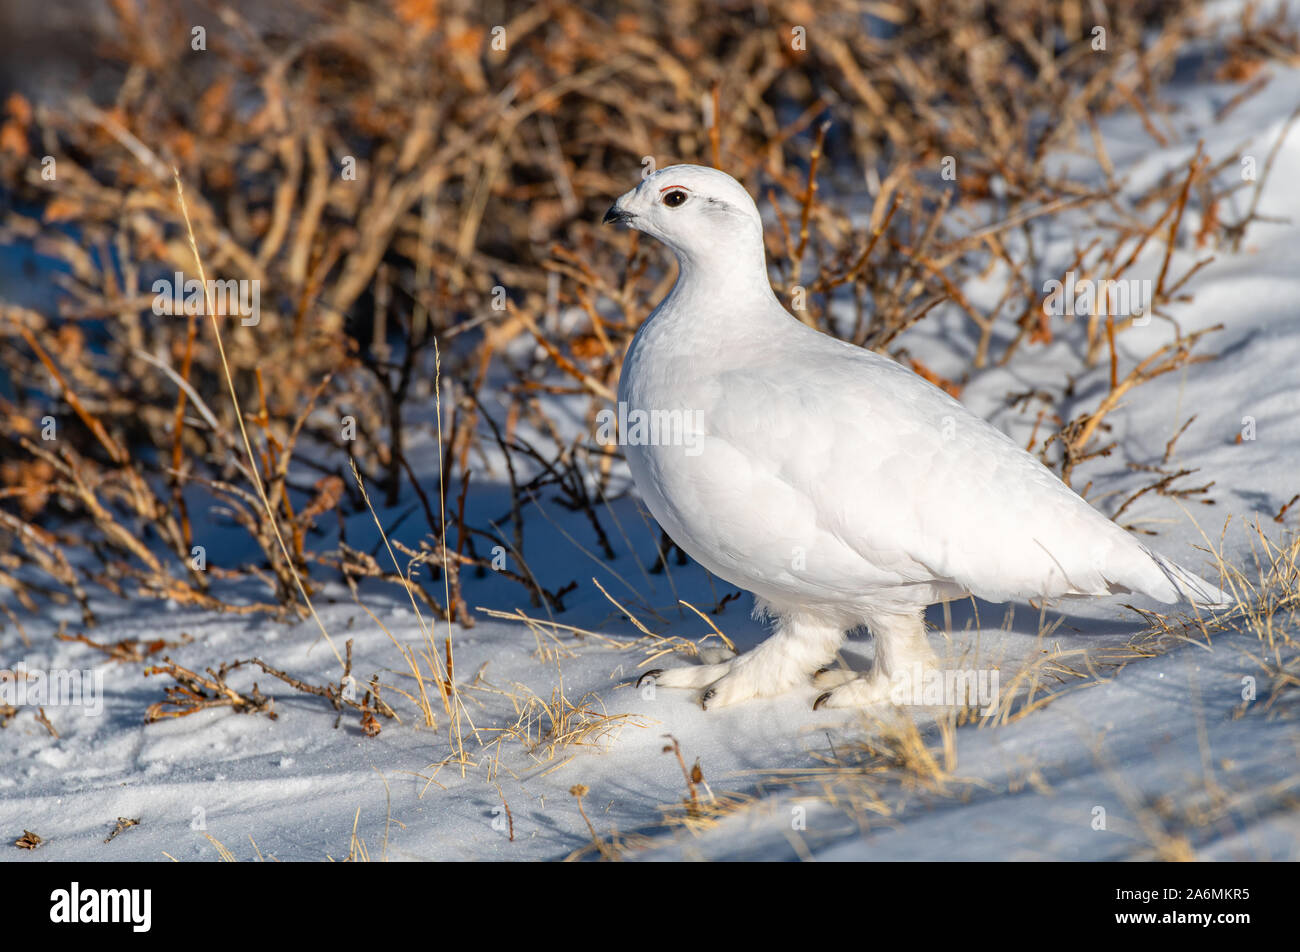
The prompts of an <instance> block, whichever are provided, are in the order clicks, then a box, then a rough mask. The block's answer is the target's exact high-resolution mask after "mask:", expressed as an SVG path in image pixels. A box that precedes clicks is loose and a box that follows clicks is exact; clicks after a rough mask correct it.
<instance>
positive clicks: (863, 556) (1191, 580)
mask: <svg viewBox="0 0 1300 952" xmlns="http://www.w3.org/2000/svg"><path fill="white" fill-rule="evenodd" d="M605 220H606V221H623V222H625V223H627V224H628V225H629V226H630V227H633V228H636V229H637V230H639V231H642V232H645V233H646V234H649V235H651V236H653V237H655V238H658V239H659V240H660V241H662V242H664V243H665V244H666V245H668V247H669V248H671V249H672V250H673V252H674V253H675V254H676V256H677V259H678V262H679V264H680V274H679V276H678V279H677V282H676V284H675V285H674V286H673V289H672V291H671V292H670V293H669V295H668V296H667V297H666V298H665V299H664V300H663V301H662V302H661V303H660V304H659V306H658V307H657V308H655V310H654V312H653V313H652V314H651V315H650V317H649V318H648V319H647V320H646V322H645V323H644V325H643V326H642V327H641V329H640V331H639V332H638V333H637V335H636V339H635V340H634V341H633V343H632V346H631V349H630V350H629V351H628V354H627V358H626V360H625V362H624V365H623V373H622V378H621V380H620V381H619V393H618V396H619V400H620V401H621V402H623V403H625V404H626V410H627V411H628V412H629V413H633V412H635V411H642V412H643V413H655V412H658V413H660V414H665V415H672V414H673V413H674V412H677V413H678V414H679V417H678V418H680V419H683V420H686V421H690V422H691V425H692V432H691V433H690V434H688V438H687V439H684V440H678V441H677V445H664V441H662V440H660V441H658V444H657V445H646V444H644V443H643V444H641V445H627V446H626V447H625V449H626V455H627V460H628V465H629V467H630V469H631V472H632V476H633V478H634V479H635V481H636V486H637V489H638V490H639V492H640V493H641V496H642V497H643V499H644V500H645V503H646V505H647V506H648V507H649V509H650V512H651V513H652V514H653V515H654V517H655V518H656V519H657V520H658V521H659V523H660V524H661V525H662V526H663V528H664V529H665V530H667V532H668V534H669V535H670V536H671V537H672V538H673V540H674V541H675V542H676V543H677V544H678V545H679V546H681V547H682V548H683V549H684V550H685V551H686V552H688V553H689V554H690V555H691V556H692V557H693V558H694V559H695V560H696V561H698V562H699V563H700V564H701V565H703V566H704V567H705V568H707V569H708V570H709V571H710V572H713V573H714V574H715V575H718V576H720V577H721V578H723V579H726V580H727V581H729V582H731V583H732V584H734V585H737V586H740V587H741V588H744V589H747V590H748V591H751V592H753V593H754V595H755V596H756V598H757V600H758V601H757V606H758V608H759V609H760V610H761V611H763V612H765V613H767V614H768V615H770V616H771V617H772V618H773V619H774V621H775V629H776V630H775V633H774V635H773V636H772V637H771V638H769V639H768V640H767V641H765V642H764V643H763V644H762V645H760V646H759V647H758V648H756V649H754V650H753V651H751V652H749V653H747V654H744V655H741V656H739V657H737V658H734V659H732V660H730V661H727V662H725V663H723V664H713V665H696V666H692V667H685V668H678V669H672V670H669V671H662V672H654V675H655V676H656V678H657V680H658V683H659V684H660V685H661V686H666V687H694V688H704V689H705V690H704V693H703V695H702V697H701V700H702V702H703V703H704V704H705V705H706V706H717V705H720V704H725V703H733V702H735V701H740V700H744V699H746V698H750V697H756V696H763V695H770V694H777V693H781V692H783V691H787V690H790V689H792V688H796V687H799V686H803V685H807V684H809V683H817V684H819V685H820V686H821V687H823V688H829V689H830V690H828V691H825V692H824V693H821V695H820V697H819V698H818V701H817V704H818V705H819V706H820V705H822V704H825V705H827V706H849V705H856V704H862V703H870V702H873V701H877V700H882V699H884V698H885V697H887V696H888V693H889V686H890V680H891V678H893V677H896V676H898V675H899V673H900V672H902V671H905V670H911V669H912V668H913V666H914V663H915V662H917V661H920V662H921V663H922V664H923V665H927V666H928V665H932V664H933V663H934V660H933V659H934V656H933V654H932V652H931V651H930V648H929V646H928V644H927V642H926V637H925V632H924V620H923V619H924V610H925V607H926V606H927V605H929V604H932V603H934V602H939V601H944V600H948V599H953V598H959V597H963V596H965V595H967V594H974V595H977V596H979V597H981V598H984V599H987V600H989V601H995V602H1002V601H1011V600H1023V599H1028V598H1054V597H1059V596H1067V595H1107V594H1112V593H1121V592H1140V593H1143V594H1146V595H1149V596H1151V597H1153V598H1156V599H1158V600H1160V601H1162V602H1173V601H1177V600H1178V599H1179V598H1180V597H1184V598H1190V599H1193V600H1195V601H1197V602H1200V603H1202V604H1218V603H1221V602H1223V601H1224V599H1225V596H1224V594H1223V593H1222V592H1220V591H1219V590H1218V589H1217V588H1215V587H1214V586H1212V585H1209V584H1208V583H1206V582H1204V581H1203V580H1201V579H1199V578H1197V577H1196V576H1194V575H1192V574H1191V573H1189V572H1187V571H1186V570H1184V569H1181V568H1179V567H1178V566H1176V565H1174V564H1173V563H1171V562H1169V561H1167V560H1165V559H1163V558H1161V557H1160V556H1158V555H1156V554H1155V553H1153V552H1152V551H1150V550H1149V549H1148V548H1146V547H1145V546H1144V545H1142V544H1141V543H1140V542H1138V541H1137V539H1135V538H1134V537H1133V536H1131V535H1129V534H1128V533H1127V532H1125V531H1124V530H1123V529H1121V528H1119V527H1118V526H1116V525H1115V524H1114V523H1113V522H1111V521H1110V520H1109V519H1107V518H1105V517H1104V516H1102V515H1101V514H1100V513H1098V512H1097V511H1096V510H1095V509H1093V508H1092V507H1091V506H1090V505H1089V504H1088V503H1087V502H1085V501H1084V500H1083V499H1081V498H1080V497H1079V496H1077V495H1076V494H1075V493H1074V492H1072V491H1071V490H1070V489H1069V488H1068V487H1066V486H1065V484H1064V483H1062V482H1061V481H1060V480H1059V479H1058V478H1057V477H1056V476H1055V475H1054V474H1053V473H1051V472H1050V471H1049V470H1048V469H1046V468H1045V467H1044V466H1043V465H1042V464H1041V463H1039V462H1038V460H1036V459H1034V458H1033V457H1032V456H1030V455H1029V454H1028V453H1026V452H1025V451H1024V450H1022V449H1021V448H1020V447H1018V446H1016V445H1015V444H1014V443H1013V442H1012V441H1011V440H1010V439H1009V438H1008V437H1007V436H1006V435H1005V434H1003V433H1002V432H1001V431H999V430H997V429H996V428H994V427H993V426H990V425H989V424H988V423H986V422H985V421H984V420H982V419H980V418H979V417H977V416H975V415H974V414H972V413H971V412H970V411H968V410H967V409H966V408H965V407H963V406H962V405H961V404H960V403H958V402H957V401H956V400H954V399H952V398H951V397H950V396H948V395H947V394H946V393H944V392H943V391H942V390H940V389H938V388H937V387H934V386H932V385H931V384H930V383H928V382H927V381H925V380H923V379H922V378H920V377H918V376H917V375H916V374H914V373H912V372H911V371H910V370H907V369H905V368H903V367H901V366H900V365H898V364H897V363H895V362H894V361H892V360H890V359H888V358H886V357H882V356H880V355H878V354H875V353H872V352H870V351H867V350H863V349H862V348H860V347H855V346H853V345H852V344H848V343H845V342H843V341H840V340H836V339H834V338H832V337H829V336H827V335H824V334H821V333H819V332H818V331H816V330H813V329H812V328H809V327H807V326H806V325H804V324H803V323H801V322H800V321H798V320H797V319H795V318H794V317H793V316H792V315H790V314H789V313H788V312H787V311H786V310H785V308H784V307H782V305H781V304H780V302H779V301H778V300H777V298H776V296H775V295H774V294H773V292H772V289H771V285H770V283H769V281H768V276H767V265H766V260H765V255H764V250H763V235H762V220H761V218H760V217H759V214H758V210H757V208H756V207H755V206H754V202H753V200H752V199H751V198H750V196H749V194H748V193H747V192H746V191H745V190H744V188H742V187H741V186H740V184H739V183H738V182H736V181H735V180H734V179H732V178H731V177H730V176H728V175H726V174H724V173H722V172H719V171H716V170H714V169H708V168H703V167H700V166H691V165H677V166H671V167H669V168H665V169H662V170H660V171H658V172H656V173H654V174H653V175H650V176H649V177H647V178H646V179H644V180H643V181H642V183H641V184H640V185H639V186H638V187H637V188H635V189H633V190H632V191H630V192H627V193H626V194H625V195H623V196H622V197H620V198H619V199H618V201H617V202H616V203H615V204H614V206H613V207H611V208H610V210H609V212H608V213H607V214H606V216H605ZM863 624H865V625H866V626H867V627H868V628H869V629H870V630H871V632H872V634H873V636H874V637H875V639H876V657H875V663H874V666H873V669H872V672H871V675H869V676H868V677H865V678H854V679H852V680H847V679H846V678H847V676H846V675H845V674H844V673H842V672H821V673H819V669H822V668H824V667H825V666H827V665H829V664H830V663H831V662H832V661H833V659H834V658H835V655H836V652H837V651H838V649H839V647H840V645H841V643H842V642H843V639H844V636H845V632H846V631H847V630H848V629H850V628H853V627H857V626H859V625H863Z"/></svg>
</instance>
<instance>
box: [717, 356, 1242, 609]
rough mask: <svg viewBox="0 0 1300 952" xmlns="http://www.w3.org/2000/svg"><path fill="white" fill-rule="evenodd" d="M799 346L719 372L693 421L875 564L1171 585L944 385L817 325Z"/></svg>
mask: <svg viewBox="0 0 1300 952" xmlns="http://www.w3.org/2000/svg"><path fill="white" fill-rule="evenodd" d="M800 343H801V345H802V346H800V347H799V348H798V349H797V351H796V350H795V348H790V349H789V350H788V351H787V352H786V353H785V354H773V355H772V359H771V360H770V361H769V362H766V363H760V364H758V365H754V364H751V365H750V366H747V367H745V368H744V369H743V370H737V371H732V372H724V373H722V374H720V375H719V376H718V377H717V378H716V388H715V389H713V390H712V393H711V396H710V397H709V398H707V399H706V401H705V402H706V404H707V406H706V407H705V411H704V424H705V429H706V431H707V432H708V434H709V436H710V438H711V439H714V440H716V441H717V445H718V446H721V447H725V449H726V451H727V452H734V453H735V457H736V465H737V466H740V465H741V461H743V465H744V466H745V467H746V468H747V469H748V470H749V471H750V472H751V474H757V476H758V477H760V478H761V479H762V480H763V481H765V482H767V483H773V482H775V483H779V484H782V485H784V486H788V487H789V490H790V491H791V492H790V495H789V496H788V497H787V500H786V502H787V505H790V504H793V505H797V506H800V507H806V508H807V509H808V511H809V512H810V513H811V514H812V515H813V517H814V518H815V519H816V520H817V522H818V524H819V525H820V526H821V527H823V528H824V529H825V530H826V531H829V532H830V533H832V534H833V535H834V536H835V537H836V538H837V539H838V540H840V541H841V542H842V543H843V544H844V545H845V546H847V547H848V548H850V549H851V550H853V551H854V552H856V553H857V554H858V555H859V556H860V557H861V558H862V559H863V560H864V561H865V562H866V563H868V565H869V566H870V567H872V568H873V569H876V570H880V571H884V572H894V573H896V574H897V575H898V576H899V578H900V580H901V581H903V582H908V581H915V582H921V581H927V580H930V579H932V580H937V581H943V582H950V583H953V584H955V585H956V586H958V587H960V588H961V589H963V590H966V591H970V592H972V593H974V594H976V595H979V596H980V597H983V598H987V599H989V600H992V601H1006V600H1010V599H1020V598H1028V597H1036V596H1037V597H1054V596H1059V595H1070V594H1076V595H1077V594H1088V595H1098V594H1107V593H1112V592H1125V591H1137V592H1142V593H1145V594H1148V595H1150V596H1152V597H1154V598H1157V599H1160V600H1162V601H1166V602H1172V601H1176V600H1177V599H1178V597H1179V595H1180V594H1184V588H1185V585H1184V584H1180V583H1179V580H1178V579H1179V576H1178V574H1177V573H1174V572H1171V571H1170V569H1169V567H1170V566H1171V565H1172V563H1168V562H1166V561H1165V560H1160V559H1158V558H1157V557H1155V556H1154V555H1153V554H1152V553H1151V552H1150V551H1149V550H1147V549H1146V548H1145V547H1144V546H1143V545H1141V544H1140V543H1139V542H1138V541H1137V540H1136V539H1135V538H1134V537H1133V536H1131V535H1129V534H1128V533H1127V532H1125V531H1124V530H1123V529H1121V528H1120V527H1118V526H1116V525H1115V524H1114V523H1113V522H1111V521H1110V520H1109V519H1107V518H1105V517H1104V516H1103V515H1101V513H1099V512H1097V511H1096V510H1095V509H1093V508H1092V507H1091V506H1090V505H1088V503H1086V502H1085V501H1084V500H1082V499H1081V498H1080V497H1079V496H1077V495H1076V494H1075V493H1073V492H1072V491H1071V490H1070V489H1069V488H1068V487H1066V486H1065V485H1064V484H1063V483H1062V482H1061V481H1060V479H1058V478H1057V477H1056V476H1055V475H1054V474H1053V473H1052V472H1050V471H1049V470H1048V469H1046V468H1045V467H1044V466H1043V465H1042V464H1041V463H1039V462H1038V460H1036V459H1034V458H1033V457H1032V456H1030V455H1029V454H1028V453H1026V452H1025V451H1024V450H1022V449H1021V448H1020V447H1018V446H1017V445H1015V444H1014V443H1013V442H1012V441H1011V439H1010V438H1009V437H1007V436H1006V435H1005V434H1003V433H1002V432H1001V431H1000V430H998V429H997V428H995V427H993V426H991V425H990V424H988V423H987V422H985V421H984V420H982V419H981V418H979V417H978V416H976V415H974V414H972V413H971V412H970V411H968V410H966V409H965V407H963V406H962V405H961V404H960V403H958V402H957V401H956V400H954V399H952V398H951V397H950V396H949V395H948V394H946V393H944V392H943V391H942V390H940V389H938V388H937V387H934V386H933V385H931V384H929V383H928V382H926V381H925V380H923V379H922V378H920V377H918V376H917V375H915V374H913V373H912V372H911V371H909V370H906V369H904V368H903V367H901V366H899V365H898V364H896V363H895V362H893V361H891V360H889V359H888V358H885V357H881V356H879V355H877V354H873V353H870V352H868V351H865V350H863V349H861V348H858V347H854V346H852V345H849V344H845V343H844V342H842V341H837V340H834V339H833V338H829V337H826V336H825V335H821V334H818V333H816V332H812V331H810V332H809V334H808V335H806V336H804V337H803V338H802V340H801V342H800ZM796 352H797V354H798V356H797V357H791V356H790V354H791V353H796ZM750 478H751V479H753V478H754V476H753V475H751V477H750ZM1174 568H1175V569H1177V567H1176V566H1175V567H1174ZM1177 572H1178V573H1181V574H1182V575H1183V576H1185V577H1186V579H1188V580H1194V581H1193V582H1190V583H1187V584H1191V585H1194V584H1195V583H1196V582H1200V580H1199V579H1196V577H1195V576H1193V575H1191V574H1190V573H1187V572H1185V571H1184V570H1181V569H1178V570H1177ZM926 576H928V579H927V578H926ZM1201 584H1202V585H1204V584H1205V583H1201ZM1206 589H1207V590H1208V591H1210V592H1216V593H1217V589H1214V588H1213V586H1206ZM1220 594H1221V593H1220Z"/></svg>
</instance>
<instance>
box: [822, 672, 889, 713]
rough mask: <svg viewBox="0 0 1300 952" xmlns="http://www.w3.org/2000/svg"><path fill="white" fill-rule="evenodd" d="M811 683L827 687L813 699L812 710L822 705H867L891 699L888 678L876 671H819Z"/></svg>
mask: <svg viewBox="0 0 1300 952" xmlns="http://www.w3.org/2000/svg"><path fill="white" fill-rule="evenodd" d="M813 684H814V685H816V686H817V687H819V688H827V689H828V690H825V691H823V692H822V693H821V694H819V695H817V700H815V701H813V710H814V711H816V710H820V709H821V708H823V707H867V706H869V705H872V704H881V703H883V702H886V701H890V700H892V698H891V687H892V685H891V683H890V680H889V678H887V677H884V676H883V675H881V674H879V673H877V672H872V673H870V674H858V673H857V672H854V671H842V670H831V671H819V672H818V673H817V676H816V677H814V678H813Z"/></svg>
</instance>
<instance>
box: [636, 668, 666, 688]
mask: <svg viewBox="0 0 1300 952" xmlns="http://www.w3.org/2000/svg"><path fill="white" fill-rule="evenodd" d="M663 673H664V669H663V668H652V669H651V670H649V671H647V672H646V673H645V674H643V675H641V677H639V678H637V679H636V686H637V687H640V686H641V682H642V681H644V680H645V679H646V678H657V677H659V675H661V674H663Z"/></svg>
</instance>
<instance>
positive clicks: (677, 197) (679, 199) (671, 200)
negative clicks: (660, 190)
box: [664, 189, 686, 208]
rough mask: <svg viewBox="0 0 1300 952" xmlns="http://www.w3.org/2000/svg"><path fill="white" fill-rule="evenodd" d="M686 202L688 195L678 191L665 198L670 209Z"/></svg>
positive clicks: (665, 202)
mask: <svg viewBox="0 0 1300 952" xmlns="http://www.w3.org/2000/svg"><path fill="white" fill-rule="evenodd" d="M685 201H686V193H685V192H683V191H681V190H679V189H676V190H674V191H671V192H669V193H668V194H667V195H665V196H664V204H665V205H667V206H668V207H669V208H676V207H677V206H679V205H681V204H682V203H683V202H685Z"/></svg>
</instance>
